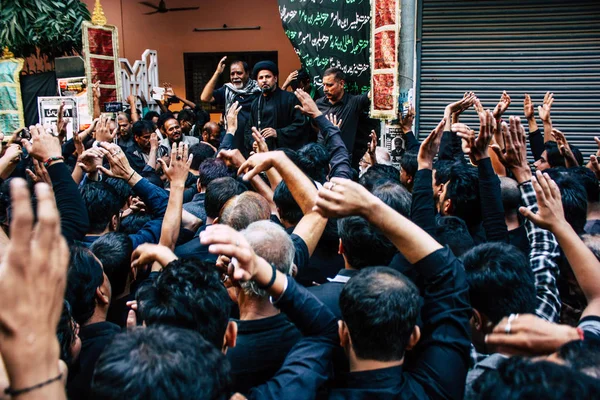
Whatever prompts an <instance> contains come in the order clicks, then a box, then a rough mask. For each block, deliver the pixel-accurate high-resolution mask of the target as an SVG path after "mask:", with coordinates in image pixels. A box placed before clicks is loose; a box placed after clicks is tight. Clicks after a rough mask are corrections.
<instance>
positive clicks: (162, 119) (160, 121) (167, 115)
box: [157, 111, 177, 129]
mask: <svg viewBox="0 0 600 400" xmlns="http://www.w3.org/2000/svg"><path fill="white" fill-rule="evenodd" d="M170 119H177V118H175V115H173V113H172V112H170V111H169V112H166V113H162V114H160V115H159V116H158V122H157V125H158V127H159V128H160V129H162V128H163V127H164V126H165V122H167V121H168V120H170Z"/></svg>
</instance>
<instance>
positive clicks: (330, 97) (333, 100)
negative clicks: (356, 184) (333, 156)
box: [316, 68, 370, 164]
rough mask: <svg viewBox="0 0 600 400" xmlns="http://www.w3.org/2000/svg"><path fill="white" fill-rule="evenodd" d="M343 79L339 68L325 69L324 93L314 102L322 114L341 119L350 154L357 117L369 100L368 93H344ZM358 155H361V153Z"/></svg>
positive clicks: (358, 117) (366, 108) (342, 73)
mask: <svg viewBox="0 0 600 400" xmlns="http://www.w3.org/2000/svg"><path fill="white" fill-rule="evenodd" d="M345 79H346V75H345V74H344V72H343V71H342V70H341V69H339V68H329V69H327V70H325V73H324V74H323V93H325V96H324V97H321V98H320V99H319V100H317V102H316V103H317V106H318V107H319V110H321V112H322V113H323V114H325V115H328V114H334V115H336V116H337V119H338V121H339V120H341V121H342V125H341V127H340V130H341V132H342V140H343V141H344V144H345V145H346V148H347V149H348V153H349V154H352V152H353V150H354V145H355V139H356V132H357V130H358V125H359V119H360V117H361V114H363V113H364V112H366V111H367V110H368V108H369V104H370V100H369V95H368V93H363V94H361V95H352V94H348V93H346V91H345V90H344V85H345V84H346V82H345ZM365 144H366V143H365ZM360 155H361V156H362V153H361V154H360ZM357 164H358V162H357Z"/></svg>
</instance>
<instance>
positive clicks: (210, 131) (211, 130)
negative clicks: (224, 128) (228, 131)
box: [202, 121, 221, 148]
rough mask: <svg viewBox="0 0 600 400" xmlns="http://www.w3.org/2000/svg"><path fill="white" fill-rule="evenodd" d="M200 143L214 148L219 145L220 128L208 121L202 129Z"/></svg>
mask: <svg viewBox="0 0 600 400" xmlns="http://www.w3.org/2000/svg"><path fill="white" fill-rule="evenodd" d="M202 141H203V142H206V143H210V144H211V145H213V146H214V147H216V148H219V144H221V128H219V125H217V124H216V123H215V122H212V121H209V122H207V123H206V124H204V127H202Z"/></svg>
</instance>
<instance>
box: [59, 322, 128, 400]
mask: <svg viewBox="0 0 600 400" xmlns="http://www.w3.org/2000/svg"><path fill="white" fill-rule="evenodd" d="M119 332H121V328H120V327H119V326H118V325H115V324H113V323H111V322H97V323H95V324H91V325H86V326H82V327H81V328H80V329H79V337H80V338H81V353H80V354H79V361H78V364H79V370H78V371H77V372H76V374H75V375H73V377H72V378H71V376H69V382H68V384H67V394H68V398H69V399H89V398H90V395H89V394H90V393H89V392H90V386H91V383H92V376H93V374H94V367H95V366H96V361H97V360H98V357H100V354H101V353H102V351H103V350H104V348H105V347H106V346H107V345H109V344H110V342H111V341H112V340H113V337H114V336H115V335H116V334H117V333H119Z"/></svg>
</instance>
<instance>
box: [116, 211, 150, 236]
mask: <svg viewBox="0 0 600 400" xmlns="http://www.w3.org/2000/svg"><path fill="white" fill-rule="evenodd" d="M151 220H152V216H151V215H150V214H147V213H145V212H136V213H133V214H129V215H128V216H126V217H125V218H123V219H122V220H121V224H120V225H119V232H122V233H125V234H127V235H133V234H135V233H138V232H139V231H140V229H142V228H143V227H144V225H146V224H147V223H148V222H150V221H151Z"/></svg>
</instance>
